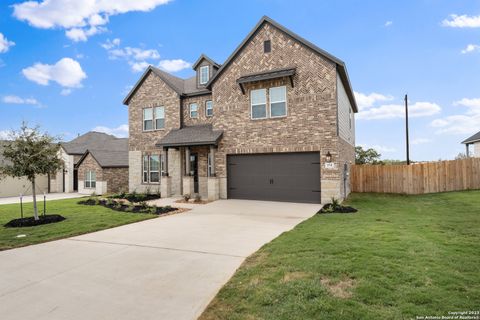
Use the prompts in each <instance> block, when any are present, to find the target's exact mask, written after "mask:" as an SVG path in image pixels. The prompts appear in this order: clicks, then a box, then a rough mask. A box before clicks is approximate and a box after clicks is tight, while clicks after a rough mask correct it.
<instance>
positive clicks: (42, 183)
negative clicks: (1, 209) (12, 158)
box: [0, 140, 49, 198]
mask: <svg viewBox="0 0 480 320" xmlns="http://www.w3.org/2000/svg"><path fill="white" fill-rule="evenodd" d="M6 143H8V141H2V140H0V164H7V160H6V159H5V158H4V157H3V148H4V146H5V144H6ZM35 191H36V193H37V194H43V193H48V192H49V184H48V177H47V176H46V175H41V176H38V177H36V179H35ZM21 194H22V195H31V194H32V183H31V182H30V181H29V180H28V179H27V178H26V177H22V178H13V177H8V176H0V198H1V197H16V196H20V195H21Z"/></svg>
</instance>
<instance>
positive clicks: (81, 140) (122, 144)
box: [61, 131, 128, 156]
mask: <svg viewBox="0 0 480 320" xmlns="http://www.w3.org/2000/svg"><path fill="white" fill-rule="evenodd" d="M61 146H62V148H63V149H64V150H65V152H66V153H67V154H70V155H84V154H85V152H86V151H87V150H105V151H108V152H125V153H127V156H128V139H127V138H117V137H115V136H112V135H109V134H106V133H103V132H96V131H90V132H87V133H85V134H83V135H81V136H79V137H77V138H75V139H73V140H72V141H70V142H63V143H61Z"/></svg>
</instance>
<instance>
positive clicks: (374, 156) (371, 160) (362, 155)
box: [355, 146, 382, 164]
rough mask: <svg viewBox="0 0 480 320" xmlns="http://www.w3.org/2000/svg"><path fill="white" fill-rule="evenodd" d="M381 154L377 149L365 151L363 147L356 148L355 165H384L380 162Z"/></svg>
mask: <svg viewBox="0 0 480 320" xmlns="http://www.w3.org/2000/svg"><path fill="white" fill-rule="evenodd" d="M380 156H381V154H380V153H378V152H377V151H376V150H375V149H372V148H369V149H367V150H364V149H363V148H362V147H361V146H356V147H355V163H356V164H382V161H380Z"/></svg>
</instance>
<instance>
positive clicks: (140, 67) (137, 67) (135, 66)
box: [128, 61, 150, 72]
mask: <svg viewBox="0 0 480 320" xmlns="http://www.w3.org/2000/svg"><path fill="white" fill-rule="evenodd" d="M128 64H129V65H130V67H131V68H132V71H133V72H142V71H145V69H147V68H148V66H149V65H150V63H148V62H146V61H140V62H134V61H129V62H128Z"/></svg>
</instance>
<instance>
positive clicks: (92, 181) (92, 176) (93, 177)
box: [85, 171, 97, 188]
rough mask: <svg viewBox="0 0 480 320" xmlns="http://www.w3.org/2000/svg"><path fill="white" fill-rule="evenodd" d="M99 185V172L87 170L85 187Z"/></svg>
mask: <svg viewBox="0 0 480 320" xmlns="http://www.w3.org/2000/svg"><path fill="white" fill-rule="evenodd" d="M96 185H97V174H96V173H95V171H87V172H85V188H95V187H96Z"/></svg>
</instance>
